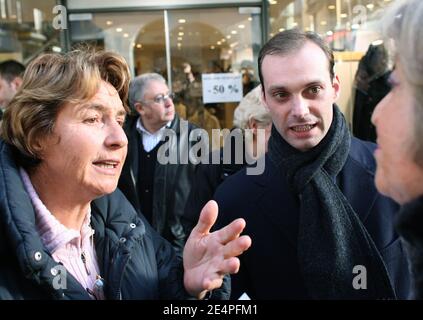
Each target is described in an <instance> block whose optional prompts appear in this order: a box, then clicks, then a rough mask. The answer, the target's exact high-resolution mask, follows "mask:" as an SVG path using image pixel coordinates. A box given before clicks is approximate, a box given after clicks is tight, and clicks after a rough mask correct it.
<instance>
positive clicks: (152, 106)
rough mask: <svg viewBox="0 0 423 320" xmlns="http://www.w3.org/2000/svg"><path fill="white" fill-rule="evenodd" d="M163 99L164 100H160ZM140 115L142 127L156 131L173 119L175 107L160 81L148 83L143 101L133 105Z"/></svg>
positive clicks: (167, 89)
mask: <svg viewBox="0 0 423 320" xmlns="http://www.w3.org/2000/svg"><path fill="white" fill-rule="evenodd" d="M161 97H165V98H166V99H160V98H161ZM135 106H136V108H137V111H138V112H139V114H140V115H141V118H142V122H143V125H144V127H145V128H146V129H147V130H149V131H157V130H159V129H160V128H161V127H163V126H164V125H166V123H168V122H169V121H172V120H173V118H174V117H175V106H174V105H173V101H172V99H171V98H170V97H169V88H168V87H167V85H166V84H165V83H163V82H160V81H154V80H152V81H150V83H149V84H148V87H147V90H146V91H145V94H144V99H143V101H140V102H137V104H136V105H135Z"/></svg>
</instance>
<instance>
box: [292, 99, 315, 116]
mask: <svg viewBox="0 0 423 320" xmlns="http://www.w3.org/2000/svg"><path fill="white" fill-rule="evenodd" d="M309 112H310V110H309V107H308V102H307V100H306V99H304V98H303V97H302V96H301V95H298V96H294V97H293V98H292V107H291V113H292V115H293V116H295V117H298V118H304V117H305V116H306V115H307V114H309Z"/></svg>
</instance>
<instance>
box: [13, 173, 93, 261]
mask: <svg viewBox="0 0 423 320" xmlns="http://www.w3.org/2000/svg"><path fill="white" fill-rule="evenodd" d="M19 172H20V175H21V177H22V180H23V183H24V186H25V189H26V191H27V192H28V194H29V197H30V199H31V202H32V205H33V206H34V210H35V223H36V228H37V231H38V233H39V234H40V237H41V240H42V242H43V244H44V245H45V246H46V248H47V249H48V250H49V252H50V253H51V254H54V252H55V251H56V250H58V249H59V248H60V247H63V246H65V245H66V244H67V243H69V242H72V241H74V240H75V239H76V240H78V239H81V240H82V242H84V243H85V242H87V241H89V239H90V237H91V236H92V235H93V234H94V230H93V229H92V228H91V227H90V222H91V209H90V208H89V209H88V212H87V215H86V216H85V218H84V221H83V223H82V227H81V230H80V231H78V230H75V229H70V228H67V227H66V226H64V225H63V224H62V223H60V222H59V220H57V218H56V217H55V216H53V214H52V213H51V212H50V211H49V210H48V209H47V207H46V206H45V205H44V203H43V202H42V201H41V199H40V197H39V196H38V194H37V192H36V191H35V189H34V186H33V185H32V183H31V180H30V178H29V176H28V173H27V172H26V171H25V170H24V169H23V168H20V169H19ZM76 245H77V246H80V245H81V241H77V244H76Z"/></svg>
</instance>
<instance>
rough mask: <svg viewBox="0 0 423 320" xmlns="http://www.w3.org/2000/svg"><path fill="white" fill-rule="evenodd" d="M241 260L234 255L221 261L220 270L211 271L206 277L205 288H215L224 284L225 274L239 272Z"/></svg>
mask: <svg viewBox="0 0 423 320" xmlns="http://www.w3.org/2000/svg"><path fill="white" fill-rule="evenodd" d="M239 266H240V262H239V259H238V258H235V257H232V258H230V259H226V260H224V261H222V262H221V263H220V266H219V271H218V272H213V273H210V274H209V275H208V276H206V277H205V278H204V281H203V290H213V289H217V288H220V287H221V286H222V282H223V277H224V275H225V274H233V273H237V272H238V270H239Z"/></svg>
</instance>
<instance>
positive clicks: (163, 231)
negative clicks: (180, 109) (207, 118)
mask: <svg viewBox="0 0 423 320" xmlns="http://www.w3.org/2000/svg"><path fill="white" fill-rule="evenodd" d="M137 120H138V118H136V117H134V118H132V119H129V121H128V122H127V124H126V127H125V131H126V134H127V136H128V141H129V142H128V155H127V158H126V161H125V165H124V167H123V170H122V175H121V177H120V180H119V189H120V190H121V191H122V192H123V194H124V195H125V196H126V197H127V199H128V200H129V201H130V202H131V203H132V205H133V206H134V207H135V209H137V211H138V212H139V213H141V209H140V208H141V206H140V201H142V199H139V194H138V191H137V183H138V177H139V174H138V170H139V161H140V160H139V153H140V148H142V137H141V135H140V134H139V132H138V131H137V128H136V123H137ZM194 128H195V126H194V125H192V124H190V123H189V124H188V130H187V132H185V134H184V135H181V134H182V133H181V132H180V120H179V117H178V116H177V115H175V119H174V120H173V121H172V124H171V126H170V129H172V130H174V132H175V133H176V136H177V139H178V142H179V148H181V145H183V146H184V148H185V150H190V148H191V147H192V146H193V145H194V144H195V143H196V141H189V135H190V133H191V131H192V130H193V129H194ZM173 148H177V146H176V144H172V151H175V150H173ZM176 150H179V149H176ZM176 152H177V154H178V164H166V165H162V164H160V163H159V162H156V165H155V170H154V186H153V205H152V207H153V211H152V221H151V225H152V227H153V228H154V229H155V230H156V231H157V232H158V233H159V234H160V235H161V236H162V237H164V238H165V239H167V240H168V241H169V242H171V243H172V245H173V246H174V247H175V249H177V250H178V251H179V252H181V251H182V248H183V246H184V244H185V241H186V240H187V238H188V234H186V233H185V232H184V229H183V227H182V224H181V216H182V215H183V214H184V209H185V204H186V202H187V199H188V195H189V192H190V190H191V184H192V180H193V178H194V169H195V165H194V164H192V163H190V162H188V164H181V163H179V152H178V151H176Z"/></svg>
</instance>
